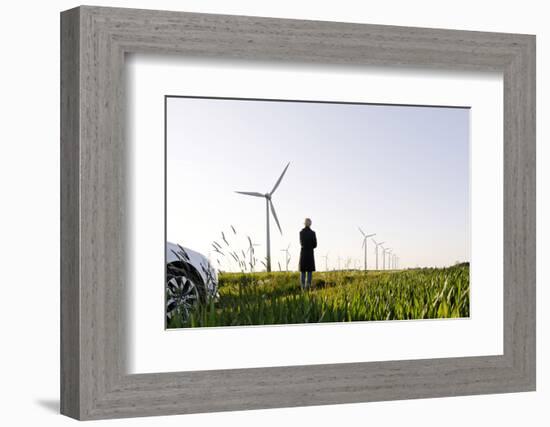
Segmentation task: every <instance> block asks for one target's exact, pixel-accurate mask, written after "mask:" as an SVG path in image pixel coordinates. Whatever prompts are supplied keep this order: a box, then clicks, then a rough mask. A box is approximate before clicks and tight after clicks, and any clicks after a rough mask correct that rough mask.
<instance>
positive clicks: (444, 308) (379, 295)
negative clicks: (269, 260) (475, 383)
mask: <svg viewBox="0 0 550 427" xmlns="http://www.w3.org/2000/svg"><path fill="white" fill-rule="evenodd" d="M469 290H470V286H469V267H468V265H460V266H455V267H449V268H442V269H433V268H429V269H415V270H405V271H389V272H381V271H373V272H366V273H365V272H362V271H332V272H317V273H315V274H314V280H313V286H312V289H311V290H310V291H305V292H304V291H302V290H301V289H300V278H299V273H296V272H288V273H286V272H273V273H265V272H264V273H222V274H220V276H219V293H220V297H219V299H218V300H217V301H210V302H209V303H208V304H205V305H201V306H197V307H196V308H195V310H194V311H193V312H192V313H191V315H190V317H189V319H188V320H187V321H186V322H183V321H182V320H181V319H178V318H174V319H172V321H171V322H170V323H169V325H168V326H169V327H174V328H178V327H209V326H242V325H275V324H293V323H318V322H351V321H368V320H405V319H434V318H452V317H455V318H456V317H469V307H470V292H469Z"/></svg>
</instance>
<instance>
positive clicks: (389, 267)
mask: <svg viewBox="0 0 550 427" xmlns="http://www.w3.org/2000/svg"><path fill="white" fill-rule="evenodd" d="M391 251H392V249H390V248H385V249H384V252H383V253H384V270H385V269H386V265H385V264H386V254H388V270H390V269H391V266H390V258H391V256H390V254H391Z"/></svg>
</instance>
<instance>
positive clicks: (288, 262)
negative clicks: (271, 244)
mask: <svg viewBox="0 0 550 427" xmlns="http://www.w3.org/2000/svg"><path fill="white" fill-rule="evenodd" d="M289 249H290V243H289V244H288V246H287V247H286V249H281V252H285V264H286V271H287V272H288V264H290V253H289Z"/></svg>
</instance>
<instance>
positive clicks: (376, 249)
mask: <svg viewBox="0 0 550 427" xmlns="http://www.w3.org/2000/svg"><path fill="white" fill-rule="evenodd" d="M372 241H373V242H374V244H375V245H376V247H375V248H374V250H375V251H376V269H377V270H378V246H382V245H383V244H384V243H386V242H380V243H376V240H374V239H372ZM382 249H384V246H382Z"/></svg>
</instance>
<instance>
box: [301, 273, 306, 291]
mask: <svg viewBox="0 0 550 427" xmlns="http://www.w3.org/2000/svg"><path fill="white" fill-rule="evenodd" d="M300 285H301V287H302V289H305V287H306V272H305V271H302V272H301V273H300Z"/></svg>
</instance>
